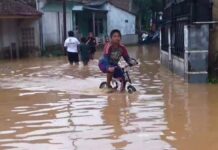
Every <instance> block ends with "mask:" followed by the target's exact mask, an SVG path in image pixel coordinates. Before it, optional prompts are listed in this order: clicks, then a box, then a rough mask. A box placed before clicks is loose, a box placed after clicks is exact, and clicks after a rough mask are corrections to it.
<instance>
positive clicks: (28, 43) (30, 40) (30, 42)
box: [21, 28, 35, 48]
mask: <svg viewBox="0 0 218 150" xmlns="http://www.w3.org/2000/svg"><path fill="white" fill-rule="evenodd" d="M21 35H22V46H23V48H31V47H35V36H34V28H23V29H22V30H21Z"/></svg>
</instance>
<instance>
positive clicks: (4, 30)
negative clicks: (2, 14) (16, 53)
mask: <svg viewBox="0 0 218 150" xmlns="http://www.w3.org/2000/svg"><path fill="white" fill-rule="evenodd" d="M0 24H1V29H0V30H1V34H0V35H1V46H0V47H1V48H5V47H10V46H11V43H16V45H17V46H19V42H18V28H17V25H18V24H17V21H16V20H14V19H10V20H1V21H0Z"/></svg>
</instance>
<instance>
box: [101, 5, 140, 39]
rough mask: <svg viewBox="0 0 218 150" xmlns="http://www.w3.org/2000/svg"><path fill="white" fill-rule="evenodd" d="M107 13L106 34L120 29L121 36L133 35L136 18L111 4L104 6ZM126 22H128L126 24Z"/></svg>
mask: <svg viewBox="0 0 218 150" xmlns="http://www.w3.org/2000/svg"><path fill="white" fill-rule="evenodd" d="M105 8H106V9H107V10H108V13H107V32H108V34H109V33H110V32H111V30H113V29H120V30H121V32H122V34H123V35H127V34H135V32H136V31H135V22H136V16H135V15H133V14H131V13H128V12H126V11H123V10H122V9H119V8H117V7H115V6H113V5H111V4H106V5H105ZM126 20H128V22H126Z"/></svg>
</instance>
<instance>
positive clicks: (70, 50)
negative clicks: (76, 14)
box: [64, 31, 80, 65]
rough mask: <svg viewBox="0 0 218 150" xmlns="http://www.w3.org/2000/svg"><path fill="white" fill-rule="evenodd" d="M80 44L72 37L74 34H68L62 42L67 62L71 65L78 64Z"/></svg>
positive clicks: (71, 32)
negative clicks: (65, 50)
mask: <svg viewBox="0 0 218 150" xmlns="http://www.w3.org/2000/svg"><path fill="white" fill-rule="evenodd" d="M79 45H80V42H79V40H78V39H77V38H75V37H74V32H73V31H69V32H68V38H67V39H66V40H65V42H64V47H65V48H66V49H67V55H68V60H69V63H70V64H71V65H73V64H74V63H75V64H79V54H78V46H79Z"/></svg>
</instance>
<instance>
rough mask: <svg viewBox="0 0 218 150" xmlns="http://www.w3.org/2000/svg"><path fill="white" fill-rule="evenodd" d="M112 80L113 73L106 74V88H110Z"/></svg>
mask: <svg viewBox="0 0 218 150" xmlns="http://www.w3.org/2000/svg"><path fill="white" fill-rule="evenodd" d="M112 78H113V73H107V87H111V81H112Z"/></svg>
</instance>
